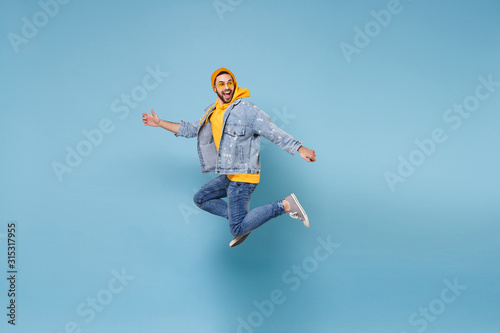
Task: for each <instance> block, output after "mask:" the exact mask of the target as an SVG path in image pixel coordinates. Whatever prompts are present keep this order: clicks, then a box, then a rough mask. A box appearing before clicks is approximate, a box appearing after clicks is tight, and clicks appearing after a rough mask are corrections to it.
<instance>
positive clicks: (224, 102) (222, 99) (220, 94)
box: [217, 90, 234, 104]
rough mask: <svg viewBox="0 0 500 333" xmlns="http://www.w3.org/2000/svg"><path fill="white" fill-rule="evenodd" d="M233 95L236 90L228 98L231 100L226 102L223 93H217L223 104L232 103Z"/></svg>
mask: <svg viewBox="0 0 500 333" xmlns="http://www.w3.org/2000/svg"><path fill="white" fill-rule="evenodd" d="M233 95H234V90H233V91H232V92H230V95H229V97H228V98H229V100H226V97H225V96H224V95H223V94H222V93H219V92H217V96H219V99H220V100H221V101H222V103H223V104H227V103H229V102H231V100H232V99H233Z"/></svg>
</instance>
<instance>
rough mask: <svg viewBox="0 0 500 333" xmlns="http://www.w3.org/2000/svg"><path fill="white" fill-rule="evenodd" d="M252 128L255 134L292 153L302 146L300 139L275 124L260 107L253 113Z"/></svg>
mask: <svg viewBox="0 0 500 333" xmlns="http://www.w3.org/2000/svg"><path fill="white" fill-rule="evenodd" d="M253 129H254V133H255V134H258V135H261V136H263V137H265V138H266V139H268V140H269V141H271V142H272V143H274V144H275V145H277V146H278V147H280V148H281V149H283V150H285V151H286V152H288V153H290V154H292V155H294V154H295V153H296V152H297V149H299V148H300V146H302V142H301V141H298V140H295V139H294V138H293V137H292V136H291V135H290V134H288V133H287V132H285V131H283V130H282V129H281V128H279V127H278V126H276V124H275V123H274V122H273V121H272V119H271V117H270V116H269V115H268V114H266V113H265V112H264V111H262V110H260V109H257V113H256V114H255V119H254V120H253Z"/></svg>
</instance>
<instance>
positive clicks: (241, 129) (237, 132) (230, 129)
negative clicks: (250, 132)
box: [224, 124, 245, 137]
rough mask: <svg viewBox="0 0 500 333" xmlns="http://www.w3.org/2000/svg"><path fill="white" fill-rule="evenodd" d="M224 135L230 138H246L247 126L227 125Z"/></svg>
mask: <svg viewBox="0 0 500 333" xmlns="http://www.w3.org/2000/svg"><path fill="white" fill-rule="evenodd" d="M224 133H225V134H228V135H230V136H233V137H234V136H244V135H245V125H239V124H226V127H224Z"/></svg>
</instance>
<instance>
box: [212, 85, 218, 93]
mask: <svg viewBox="0 0 500 333" xmlns="http://www.w3.org/2000/svg"><path fill="white" fill-rule="evenodd" d="M213 89H214V93H216V94H217V90H215V86H213Z"/></svg>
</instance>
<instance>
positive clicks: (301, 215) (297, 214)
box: [285, 193, 309, 228]
mask: <svg viewBox="0 0 500 333" xmlns="http://www.w3.org/2000/svg"><path fill="white" fill-rule="evenodd" d="M285 200H286V201H288V203H289V204H290V211H289V212H288V213H289V214H290V216H291V217H292V218H294V219H299V220H301V221H302V222H304V225H305V226H306V227H308V228H309V219H308V218H307V214H306V211H305V210H304V208H302V206H301V205H300V203H299V200H297V197H296V196H295V194H293V193H292V194H290V195H289V196H287V197H286V198H285Z"/></svg>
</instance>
